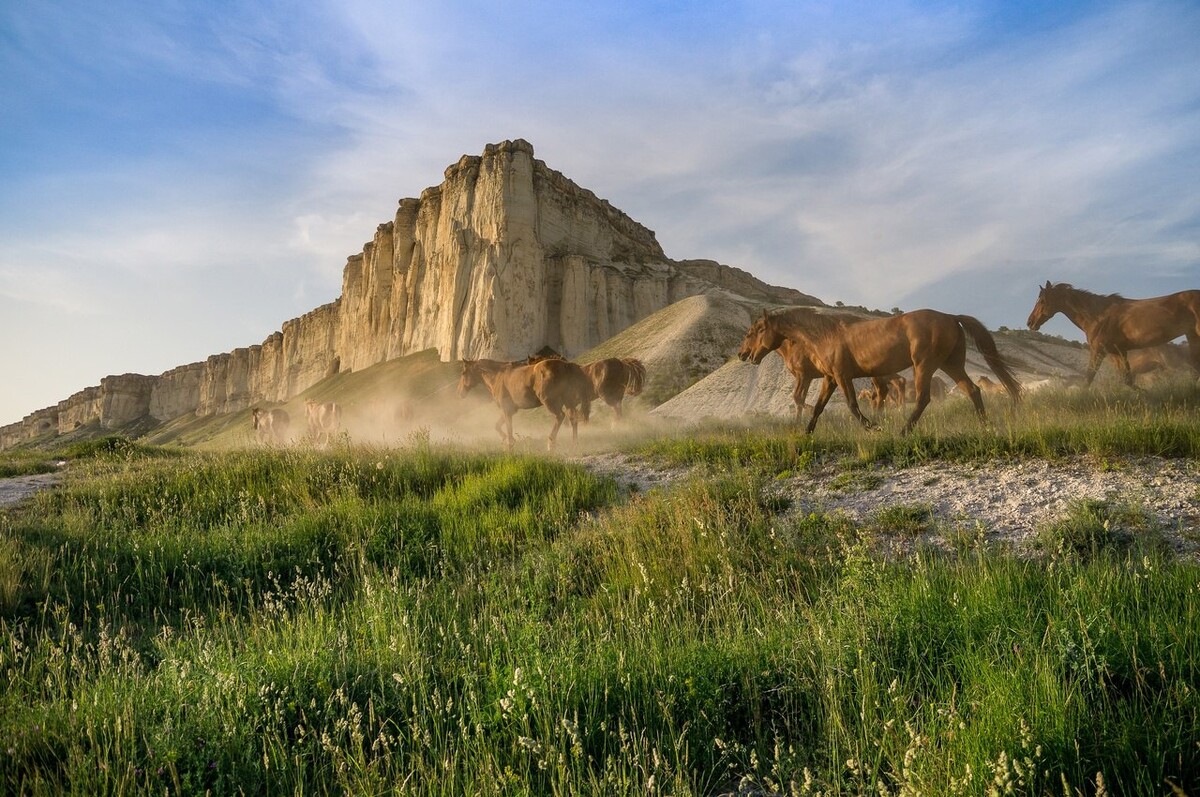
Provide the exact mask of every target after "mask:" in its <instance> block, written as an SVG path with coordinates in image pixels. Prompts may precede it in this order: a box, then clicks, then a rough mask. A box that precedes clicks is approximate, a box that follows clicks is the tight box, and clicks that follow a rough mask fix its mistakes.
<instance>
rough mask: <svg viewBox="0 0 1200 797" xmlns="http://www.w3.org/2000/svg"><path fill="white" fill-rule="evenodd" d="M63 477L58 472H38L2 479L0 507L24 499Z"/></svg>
mask: <svg viewBox="0 0 1200 797" xmlns="http://www.w3.org/2000/svg"><path fill="white" fill-rule="evenodd" d="M61 478H62V476H61V474H58V473H38V474H35V475H30V476H10V477H8V478H5V479H0V507H4V506H10V505H12V504H15V503H18V502H20V501H24V500H25V499H26V498H28V497H29V496H31V495H33V494H34V493H36V492H38V491H39V490H45V489H47V488H49V487H53V486H54V485H55V484H57V483H58V481H59V479H61Z"/></svg>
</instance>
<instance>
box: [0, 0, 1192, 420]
mask: <svg viewBox="0 0 1200 797" xmlns="http://www.w3.org/2000/svg"><path fill="white" fill-rule="evenodd" d="M511 138H524V139H526V140H528V141H530V142H531V143H532V144H533V146H534V148H535V150H536V152H537V156H538V157H539V158H541V159H542V160H544V161H546V163H547V164H548V165H549V166H550V167H551V168H554V169H557V170H559V171H561V172H563V173H564V174H566V175H567V176H568V177H570V178H571V179H573V180H574V181H575V182H577V183H579V184H580V185H582V186H584V187H585V188H589V189H591V190H593V191H595V192H596V193H597V194H598V195H599V196H602V197H604V198H606V199H608V200H610V201H611V202H612V203H613V204H614V205H616V206H617V207H619V208H621V209H622V210H624V211H626V212H627V213H629V214H630V215H631V216H632V217H633V218H635V219H637V220H638V221H640V222H641V223H643V224H645V225H646V226H648V227H650V228H651V229H653V230H655V231H656V233H657V234H658V238H659V241H660V242H661V243H662V245H663V248H664V249H665V251H666V253H667V255H668V256H670V257H673V258H676V259H683V258H693V257H705V258H712V259H716V260H720V261H721V262H724V263H728V264H730V265H735V266H738V267H740V268H744V269H746V270H748V271H750V272H751V273H753V274H755V275H757V276H758V277H760V278H762V279H765V280H767V281H769V282H773V283H776V284H780V285H787V286H791V287H795V288H798V289H800V290H802V291H805V292H807V293H810V294H814V295H816V296H819V297H821V298H822V299H824V300H826V301H828V302H834V301H837V300H841V301H844V302H846V303H848V304H865V305H867V306H870V307H879V308H884V309H888V308H891V307H894V306H898V307H902V308H904V309H914V308H917V307H936V308H939V309H943V310H948V311H953V312H963V313H970V314H973V315H976V316H979V317H980V318H981V319H982V320H983V321H984V322H985V323H987V324H988V325H989V326H991V327H993V328H995V327H998V326H1000V325H1007V326H1011V327H1020V326H1022V325H1023V324H1024V320H1025V317H1026V316H1027V315H1028V313H1029V310H1030V308H1031V307H1032V304H1033V301H1034V298H1035V296H1036V292H1037V287H1036V286H1037V285H1038V284H1039V283H1041V282H1044V281H1045V280H1046V279H1053V280H1055V281H1060V280H1065V281H1071V282H1074V283H1075V284H1077V285H1080V286H1082V287H1088V288H1091V289H1093V290H1096V291H1101V292H1121V293H1124V294H1126V295H1128V296H1151V295H1159V294H1162V293H1168V292H1171V291H1175V290H1181V289H1184V288H1196V287H1200V190H1197V186H1200V6H1198V5H1197V4H1195V3H1191V2H1146V3H1121V2H1114V3H1047V4H1040V3H1014V2H993V3H988V2H980V3H972V2H955V3H937V2H913V3H901V2H890V0H882V1H881V2H863V3H854V2H735V1H734V0H723V2H720V3H716V2H713V3H706V2H658V3H656V2H646V3H642V2H621V3H601V2H595V3H573V2H566V3H564V2H545V3H539V2H512V3H500V4H498V3H475V2H466V3H445V2H430V3H426V2H419V1H418V2H408V3H403V4H399V3H388V2H382V1H373V0H350V1H349V2H345V1H344V0H343V1H339V2H337V3H330V4H324V3H321V2H313V3H283V2H279V3H272V2H259V3H242V2H228V3H204V4H200V3H187V2H171V1H170V0H165V1H163V2H156V3H140V2H138V3H135V2H123V1H122V0H114V1H113V2H108V3H104V4H98V3H95V4H93V3H83V2H74V3H62V2H53V1H52V0H44V1H43V2H37V3H5V4H3V5H2V6H0V335H2V336H3V340H4V343H3V345H2V346H0V369H2V370H3V373H4V374H5V375H6V377H5V380H4V387H3V389H2V390H0V424H2V423H8V422H12V421H16V420H19V419H20V418H21V417H22V416H23V415H25V414H27V413H28V412H31V411H33V410H35V409H39V408H41V407H45V406H49V405H51V404H53V403H55V402H57V401H58V400H60V399H63V398H66V397H67V396H68V395H70V394H71V393H73V392H74V391H76V390H80V389H82V388H84V387H87V386H89V385H95V384H99V381H100V379H101V378H102V377H103V376H105V375H108V374H119V373H126V372H136V373H147V374H156V373H161V372H162V371H165V370H167V369H169V368H171V367H174V366H176V365H182V364H184V363H188V362H194V361H197V360H202V359H204V358H205V357H207V356H208V355H210V354H216V353H219V352H224V351H229V350H231V349H233V348H235V347H238V346H245V345H250V344H253V343H258V342H261V340H262V339H263V338H265V337H266V336H267V335H269V334H270V333H271V332H273V331H275V330H276V329H278V328H279V327H280V325H281V324H282V322H283V321H285V320H286V319H289V318H292V317H295V316H297V315H300V314H301V313H303V312H306V311H307V310H310V309H312V308H313V307H316V306H317V305H320V304H323V303H325V302H328V301H331V300H333V299H334V298H335V297H336V296H337V295H338V293H339V292H340V288H341V269H342V266H343V265H344V263H345V259H346V256H347V255H349V254H352V253H354V252H356V251H359V250H360V249H361V246H362V243H363V242H364V241H367V240H369V239H370V237H371V236H372V234H373V232H374V229H375V226H376V225H377V224H379V223H380V222H383V221H386V220H388V219H390V218H391V216H392V214H393V211H394V208H395V203H396V201H397V200H398V199H400V198H402V197H408V196H417V195H419V193H420V192H421V190H422V189H424V188H425V187H426V186H430V185H436V184H438V183H439V182H440V181H441V176H442V171H443V169H444V168H445V167H446V166H447V165H449V164H450V163H453V162H454V161H456V160H457V159H458V158H459V157H460V156H461V155H463V154H464V153H468V154H478V153H480V152H481V151H482V150H483V147H484V145H486V144H488V143H490V142H496V141H502V140H504V139H511ZM1047 331H1051V332H1057V333H1059V334H1070V335H1074V334H1075V333H1074V331H1073V327H1070V326H1069V324H1067V323H1066V322H1064V321H1062V320H1061V319H1056V321H1055V322H1052V323H1051V324H1050V325H1049V326H1048V327H1047Z"/></svg>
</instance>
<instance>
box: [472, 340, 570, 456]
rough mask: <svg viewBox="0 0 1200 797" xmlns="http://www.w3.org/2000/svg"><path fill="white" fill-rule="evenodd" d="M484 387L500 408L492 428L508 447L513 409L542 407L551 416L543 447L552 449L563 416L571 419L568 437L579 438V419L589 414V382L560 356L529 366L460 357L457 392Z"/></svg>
mask: <svg viewBox="0 0 1200 797" xmlns="http://www.w3.org/2000/svg"><path fill="white" fill-rule="evenodd" d="M481 383H482V384H484V385H486V386H487V389H488V391H489V392H490V393H491V394H492V399H493V400H494V401H495V402H496V405H497V406H498V407H500V412H501V415H500V419H499V420H498V421H496V431H497V432H499V433H500V438H501V439H502V440H503V441H504V445H505V448H507V449H508V450H509V451H511V450H512V448H513V444H514V443H515V442H516V440H515V438H514V436H513V425H512V418H513V415H515V414H516V413H517V410H527V409H533V408H534V407H545V408H546V409H547V410H549V411H550V414H551V415H553V416H554V428H553V429H551V430H550V437H549V440H548V441H547V447H548V448H549V449H550V450H551V451H553V450H554V444H555V441H556V440H557V439H558V429H559V427H560V426H562V422H563V419H564V418H566V419H568V420H570V422H571V440H572V442H576V441H578V439H579V421H581V420H583V421H586V420H587V419H588V418H589V417H590V415H591V406H592V402H591V399H592V383H591V380H589V379H588V377H587V375H586V374H585V373H584V372H583V369H582V368H580V367H579V366H578V365H576V364H575V363H572V362H567V361H566V360H561V359H546V360H541V361H539V362H537V363H534V364H533V365H521V364H519V363H509V362H500V361H497V360H463V361H462V375H461V376H460V377H459V380H458V395H460V396H465V395H467V393H468V392H470V391H471V389H472V388H474V387H475V386H476V385H478V384H481Z"/></svg>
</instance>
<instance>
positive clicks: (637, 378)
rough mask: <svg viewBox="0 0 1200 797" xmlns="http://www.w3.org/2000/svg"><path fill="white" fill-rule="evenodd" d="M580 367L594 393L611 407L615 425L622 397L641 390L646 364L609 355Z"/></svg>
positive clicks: (633, 394)
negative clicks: (589, 381)
mask: <svg viewBox="0 0 1200 797" xmlns="http://www.w3.org/2000/svg"><path fill="white" fill-rule="evenodd" d="M580 367H581V368H583V372H584V373H585V374H587V377H588V379H590V380H591V383H592V390H593V392H594V395H596V396H598V397H599V398H600V399H602V400H603V401H604V403H605V404H607V405H608V406H610V407H612V409H613V413H614V414H615V417H614V419H613V425H614V426H615V425H616V424H617V421H620V420H621V401H622V399H624V398H625V396H636V395H638V394H639V393H641V392H642V386H643V384H644V383H645V381H646V366H645V365H643V364H642V361H641V360H635V359H632V358H622V359H618V358H616V357H609V358H607V359H604V360H597V361H596V362H594V363H588V364H587V365H583V366H580Z"/></svg>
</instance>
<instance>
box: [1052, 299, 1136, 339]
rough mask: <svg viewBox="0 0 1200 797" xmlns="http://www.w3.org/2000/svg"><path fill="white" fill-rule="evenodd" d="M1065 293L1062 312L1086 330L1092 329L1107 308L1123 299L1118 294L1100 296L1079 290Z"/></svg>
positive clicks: (1073, 322)
mask: <svg viewBox="0 0 1200 797" xmlns="http://www.w3.org/2000/svg"><path fill="white" fill-rule="evenodd" d="M1064 295H1065V299H1064V301H1063V303H1062V314H1063V315H1065V316H1066V317H1067V318H1069V319H1071V323H1072V324H1074V325H1075V326H1077V327H1079V328H1080V329H1082V330H1083V331H1084V332H1088V331H1090V330H1091V329H1092V327H1093V326H1095V324H1096V322H1097V321H1099V320H1100V316H1102V315H1103V314H1104V311H1105V310H1107V309H1108V308H1110V307H1112V306H1113V305H1114V304H1116V303H1117V302H1120V301H1122V300H1121V299H1120V298H1119V297H1116V296H1100V295H1099V294H1095V293H1088V292H1087V291H1079V290H1071V291H1066V292H1064Z"/></svg>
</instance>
